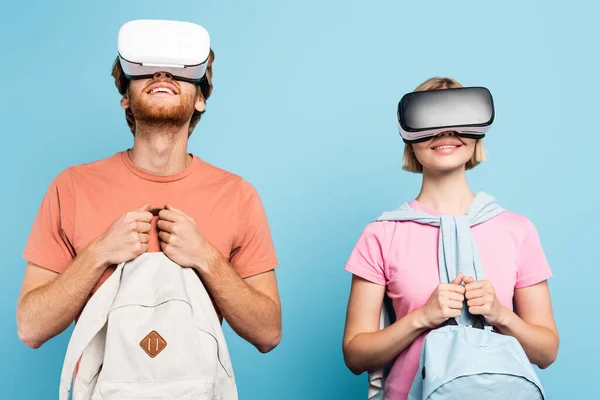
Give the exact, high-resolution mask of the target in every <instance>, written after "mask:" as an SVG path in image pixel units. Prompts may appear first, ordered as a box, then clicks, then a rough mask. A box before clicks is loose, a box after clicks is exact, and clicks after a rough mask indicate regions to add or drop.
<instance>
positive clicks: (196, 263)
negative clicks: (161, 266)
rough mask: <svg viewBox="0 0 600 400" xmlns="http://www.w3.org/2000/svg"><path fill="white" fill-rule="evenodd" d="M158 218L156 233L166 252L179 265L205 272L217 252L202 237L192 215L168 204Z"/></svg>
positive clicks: (217, 255)
mask: <svg viewBox="0 0 600 400" xmlns="http://www.w3.org/2000/svg"><path fill="white" fill-rule="evenodd" d="M158 218H159V219H158V222H157V223H156V226H157V227H158V229H159V233H158V237H159V238H160V247H161V249H162V251H163V252H164V253H165V255H166V256H167V257H169V258H170V259H171V260H173V261H174V262H175V263H177V264H179V265H181V266H182V267H191V268H194V269H196V270H198V272H200V273H203V272H207V271H208V269H209V268H210V266H211V265H213V263H214V262H215V260H217V259H218V257H219V256H220V254H219V252H218V251H217V250H216V249H215V248H214V247H213V246H212V245H211V244H210V243H208V242H207V241H206V240H205V239H204V238H203V237H202V234H201V233H200V230H199V229H198V226H196V222H195V221H194V219H193V218H192V217H190V216H188V215H186V214H185V213H184V212H183V211H181V210H178V209H177V208H174V207H172V206H170V205H167V206H166V207H165V209H164V210H161V211H160V212H159V213H158Z"/></svg>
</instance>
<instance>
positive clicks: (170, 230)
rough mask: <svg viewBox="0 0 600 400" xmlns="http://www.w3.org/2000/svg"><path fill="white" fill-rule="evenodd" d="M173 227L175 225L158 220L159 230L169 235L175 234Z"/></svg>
mask: <svg viewBox="0 0 600 400" xmlns="http://www.w3.org/2000/svg"><path fill="white" fill-rule="evenodd" d="M173 225H175V223H173V222H171V221H166V220H158V222H156V227H157V228H158V229H160V230H161V231H165V232H168V233H173Z"/></svg>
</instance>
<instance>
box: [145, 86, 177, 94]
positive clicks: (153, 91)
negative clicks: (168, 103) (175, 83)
mask: <svg viewBox="0 0 600 400" xmlns="http://www.w3.org/2000/svg"><path fill="white" fill-rule="evenodd" d="M158 92H162V93H169V94H175V93H173V91H172V90H171V89H169V88H164V87H160V88H156V89H152V91H150V94H154V93H158Z"/></svg>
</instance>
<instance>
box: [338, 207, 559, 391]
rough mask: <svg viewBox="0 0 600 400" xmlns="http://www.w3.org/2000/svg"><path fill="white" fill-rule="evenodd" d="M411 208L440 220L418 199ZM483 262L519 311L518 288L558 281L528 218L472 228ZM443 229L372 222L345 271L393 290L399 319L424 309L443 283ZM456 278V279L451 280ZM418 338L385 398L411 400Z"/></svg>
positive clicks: (401, 358) (398, 363) (510, 217)
mask: <svg viewBox="0 0 600 400" xmlns="http://www.w3.org/2000/svg"><path fill="white" fill-rule="evenodd" d="M409 206H410V208H412V209H413V210H416V211H422V212H426V213H429V214H432V215H440V214H439V213H436V212H435V211H433V210H431V209H429V208H426V207H425V206H424V205H422V204H421V203H420V202H418V201H417V200H413V201H411V202H410V203H409ZM471 233H472V234H473V238H474V239H475V242H476V245H477V249H478V250H479V255H480V257H481V262H482V268H483V274H484V279H486V280H489V281H490V282H491V283H492V285H493V286H494V291H495V292H496V296H497V297H498V301H500V303H502V304H503V305H504V306H506V307H507V308H509V309H511V310H512V309H513V295H514V291H515V289H516V288H523V287H527V286H531V285H534V284H536V283H539V282H542V281H544V280H546V279H548V278H550V277H551V276H552V273H551V270H550V267H549V265H548V262H547V260H546V256H545V254H544V250H543V248H542V245H541V243H540V239H539V236H538V233H537V230H536V228H535V226H534V225H533V224H532V223H531V221H529V220H528V219H527V218H526V217H524V216H522V215H519V214H515V213H512V212H508V211H507V212H504V213H502V214H500V215H499V216H497V217H495V218H492V219H491V220H489V221H486V222H484V223H482V224H479V225H476V226H474V227H472V228H471ZM438 237H439V227H435V226H430V225H425V224H420V223H417V222H413V221H405V222H398V221H381V222H372V223H370V224H368V225H367V226H366V228H365V229H364V230H363V232H362V234H361V236H360V238H359V239H358V242H357V244H356V246H355V247H354V249H353V250H352V253H351V255H350V257H349V260H348V262H347V264H346V267H345V269H346V270H347V271H349V272H351V273H352V274H354V275H357V276H359V277H361V278H363V279H366V280H368V281H370V282H373V283H375V284H378V285H385V286H387V291H386V292H387V294H388V296H389V297H390V299H391V300H392V304H393V306H394V311H395V313H396V317H397V319H400V318H402V317H404V316H405V315H406V314H408V313H410V312H412V311H414V310H416V309H418V308H421V307H423V306H424V305H425V304H426V303H427V300H429V296H431V294H432V293H433V291H434V290H435V289H436V287H437V286H438V285H439V284H440V275H439V268H438ZM451 278H452V279H454V278H455V277H451ZM427 333H428V332H425V333H423V334H422V335H420V336H419V337H418V338H417V339H415V340H414V341H413V342H412V344H411V345H409V346H408V347H407V348H406V349H404V351H402V352H401V353H400V354H399V355H398V356H397V357H396V359H395V360H394V362H393V366H392V369H391V370H390V373H389V375H388V377H387V379H386V382H385V389H384V399H386V400H387V399H394V400H402V399H406V398H407V396H408V392H409V390H410V387H411V385H412V382H413V380H414V377H415V375H416V373H417V370H418V369H419V358H420V356H421V349H422V346H423V340H424V338H425V336H426V334H427Z"/></svg>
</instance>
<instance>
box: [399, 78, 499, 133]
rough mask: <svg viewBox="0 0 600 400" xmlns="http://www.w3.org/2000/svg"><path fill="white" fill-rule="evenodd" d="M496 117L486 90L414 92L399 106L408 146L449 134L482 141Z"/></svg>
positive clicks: (402, 129)
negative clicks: (452, 133) (445, 133)
mask: <svg viewBox="0 0 600 400" xmlns="http://www.w3.org/2000/svg"><path fill="white" fill-rule="evenodd" d="M494 115H495V111H494V100H493V98H492V94H491V93H490V91H489V90H488V89H486V88H484V87H466V88H457V89H440V90H428V91H422V92H411V93H408V94H405V95H404V96H403V97H402V99H401V100H400V102H399V103H398V127H399V129H400V136H402V139H403V140H404V142H405V143H417V142H424V141H427V140H429V139H431V138H432V137H434V136H436V135H439V134H440V133H442V132H447V131H454V132H455V133H456V135H457V136H460V137H465V138H471V139H481V138H483V137H484V136H485V134H486V132H487V130H488V129H489V127H490V126H491V125H492V123H493V122H494Z"/></svg>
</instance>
